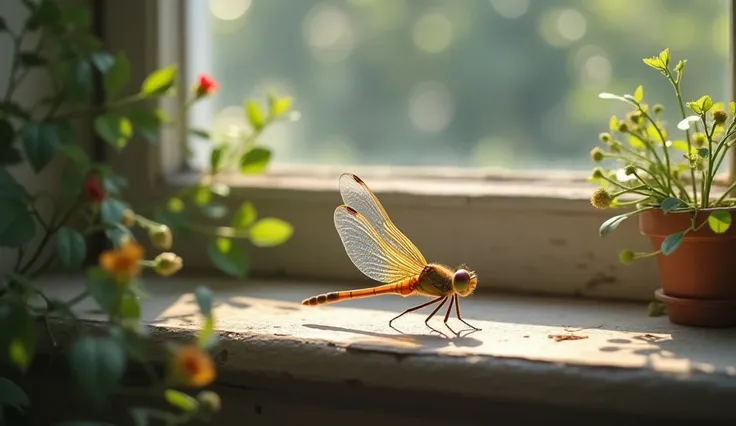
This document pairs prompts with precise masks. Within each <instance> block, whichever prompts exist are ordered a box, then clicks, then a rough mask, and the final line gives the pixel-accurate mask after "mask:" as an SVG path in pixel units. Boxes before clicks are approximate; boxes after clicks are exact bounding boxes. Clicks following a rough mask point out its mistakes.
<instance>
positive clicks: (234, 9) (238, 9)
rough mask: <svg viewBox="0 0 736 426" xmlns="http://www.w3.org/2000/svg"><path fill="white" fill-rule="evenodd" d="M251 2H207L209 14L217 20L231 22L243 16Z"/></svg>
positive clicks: (232, 0) (230, 0) (228, 0)
mask: <svg viewBox="0 0 736 426" xmlns="http://www.w3.org/2000/svg"><path fill="white" fill-rule="evenodd" d="M250 5H251V0H209V6H210V13H212V15H214V16H215V17H216V18H217V19H222V20H223V21H232V20H235V19H238V18H240V17H242V16H243V15H245V13H246V12H247V11H248V9H249V8H250Z"/></svg>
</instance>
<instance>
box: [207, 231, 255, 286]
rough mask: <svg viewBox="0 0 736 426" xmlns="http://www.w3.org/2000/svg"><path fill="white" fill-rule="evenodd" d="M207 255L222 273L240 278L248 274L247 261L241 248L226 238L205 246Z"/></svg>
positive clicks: (215, 240)
mask: <svg viewBox="0 0 736 426" xmlns="http://www.w3.org/2000/svg"><path fill="white" fill-rule="evenodd" d="M207 255H208V256H209V258H210V260H211V261H212V263H213V264H214V265H215V266H216V267H217V268H218V269H220V270H221V271H222V272H224V273H226V274H228V275H231V276H234V277H242V276H244V275H245V274H246V273H247V272H248V260H247V258H246V254H245V250H243V248H242V247H240V246H238V245H235V244H232V241H230V240H228V239H226V238H217V239H214V240H212V241H211V242H210V243H209V244H207Z"/></svg>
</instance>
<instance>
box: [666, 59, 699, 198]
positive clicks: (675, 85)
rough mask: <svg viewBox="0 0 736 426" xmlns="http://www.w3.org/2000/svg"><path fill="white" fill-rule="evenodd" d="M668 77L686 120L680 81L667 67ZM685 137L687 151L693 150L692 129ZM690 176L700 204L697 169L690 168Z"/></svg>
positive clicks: (683, 117) (694, 194)
mask: <svg viewBox="0 0 736 426" xmlns="http://www.w3.org/2000/svg"><path fill="white" fill-rule="evenodd" d="M667 79H668V80H669V81H670V83H671V84H672V87H673V88H674V89H675V96H676V97H677V103H678V105H679V106H680V114H681V115H682V119H683V120H684V119H685V117H686V115H685V103H684V102H683V101H682V94H681V93H680V82H679V81H675V79H674V78H673V77H672V73H671V72H670V70H669V69H667ZM685 139H686V140H687V152H688V153H690V152H692V150H693V147H692V142H691V141H690V129H688V130H685ZM690 178H691V179H692V185H693V203H694V204H695V205H698V186H697V184H696V182H695V170H693V169H692V168H690Z"/></svg>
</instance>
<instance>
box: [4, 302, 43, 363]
mask: <svg viewBox="0 0 736 426" xmlns="http://www.w3.org/2000/svg"><path fill="white" fill-rule="evenodd" d="M3 307H4V308H5V309H4V310H3V314H2V316H0V324H3V327H2V330H0V336H1V341H2V351H3V356H2V358H3V359H7V360H8V361H9V362H10V363H11V364H12V365H14V366H15V367H17V368H18V369H20V371H22V372H26V371H28V367H29V366H30V365H31V362H32V361H33V358H34V355H35V353H36V340H37V339H36V336H37V330H36V323H35V320H34V317H33V316H32V315H31V314H30V313H29V312H28V310H27V308H26V305H25V303H23V302H22V301H21V300H10V301H8V300H7V299H6V301H5V304H4V306H3Z"/></svg>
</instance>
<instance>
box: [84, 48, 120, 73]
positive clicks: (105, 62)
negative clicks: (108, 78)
mask: <svg viewBox="0 0 736 426" xmlns="http://www.w3.org/2000/svg"><path fill="white" fill-rule="evenodd" d="M90 59H91V60H92V63H93V64H94V65H95V68H97V69H98V70H99V71H100V72H101V73H102V74H105V73H107V71H108V70H109V69H110V68H111V67H112V66H113V65H114V64H115V57H114V56H112V55H111V54H109V53H107V52H95V53H93V54H92V57H91V58H90Z"/></svg>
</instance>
